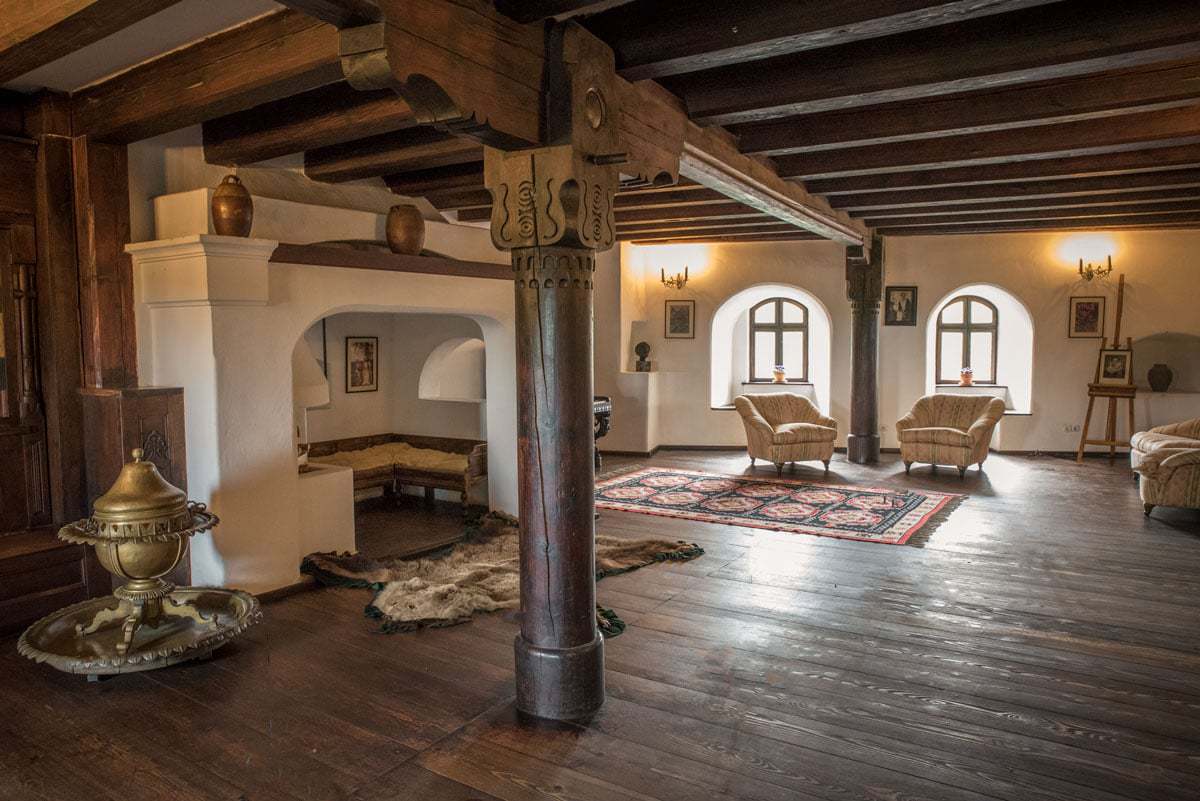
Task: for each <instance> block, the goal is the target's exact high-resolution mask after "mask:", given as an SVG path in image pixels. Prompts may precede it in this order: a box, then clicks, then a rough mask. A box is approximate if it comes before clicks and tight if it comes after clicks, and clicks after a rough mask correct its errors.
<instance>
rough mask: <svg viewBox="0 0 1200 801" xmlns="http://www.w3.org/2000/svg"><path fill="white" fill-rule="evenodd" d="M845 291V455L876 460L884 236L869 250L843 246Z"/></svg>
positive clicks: (862, 460) (861, 461)
mask: <svg viewBox="0 0 1200 801" xmlns="http://www.w3.org/2000/svg"><path fill="white" fill-rule="evenodd" d="M846 294H847V295H848V297H849V298H850V326H851V340H850V435H849V437H848V438H847V441H846V456H847V458H848V459H849V460H850V461H852V462H856V463H858V464H866V463H868V462H877V461H879V386H878V384H879V302H880V300H881V299H882V297H883V239H882V238H880V237H874V238H872V240H871V242H870V249H869V250H867V249H866V248H865V247H863V246H859V247H848V248H846Z"/></svg>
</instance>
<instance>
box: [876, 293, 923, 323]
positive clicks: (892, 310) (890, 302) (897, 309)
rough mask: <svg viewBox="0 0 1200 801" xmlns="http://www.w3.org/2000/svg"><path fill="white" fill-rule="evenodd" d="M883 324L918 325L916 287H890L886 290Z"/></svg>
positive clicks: (884, 294)
mask: <svg viewBox="0 0 1200 801" xmlns="http://www.w3.org/2000/svg"><path fill="white" fill-rule="evenodd" d="M883 324H884V325H916V324H917V288H916V287H915V286H889V287H888V288H887V289H886V290H884V293H883Z"/></svg>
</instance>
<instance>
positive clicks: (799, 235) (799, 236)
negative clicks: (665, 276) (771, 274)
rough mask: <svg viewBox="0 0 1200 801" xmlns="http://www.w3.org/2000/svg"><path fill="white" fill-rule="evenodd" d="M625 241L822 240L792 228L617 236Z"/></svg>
mask: <svg viewBox="0 0 1200 801" xmlns="http://www.w3.org/2000/svg"><path fill="white" fill-rule="evenodd" d="M617 238H618V239H620V240H621V241H623V242H632V243H633V244H635V245H677V244H696V243H710V242H711V243H723V244H731V245H739V244H740V245H745V244H753V243H755V242H812V241H815V240H820V239H822V238H823V237H819V236H817V235H816V234H810V233H808V232H807V231H801V230H798V229H792V230H791V231H789V232H788V233H786V234H749V235H746V236H736V235H732V236H731V235H725V234H691V235H686V236H676V235H674V234H664V235H663V236H661V237H660V236H657V235H655V236H643V235H640V234H629V235H621V236H618V237H617Z"/></svg>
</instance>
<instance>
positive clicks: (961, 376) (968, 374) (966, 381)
mask: <svg viewBox="0 0 1200 801" xmlns="http://www.w3.org/2000/svg"><path fill="white" fill-rule="evenodd" d="M974 383H975V371H973V370H972V369H971V368H970V367H964V368H963V369H962V370H960V371H959V373H958V385H959V386H960V387H969V386H972V385H973V384H974Z"/></svg>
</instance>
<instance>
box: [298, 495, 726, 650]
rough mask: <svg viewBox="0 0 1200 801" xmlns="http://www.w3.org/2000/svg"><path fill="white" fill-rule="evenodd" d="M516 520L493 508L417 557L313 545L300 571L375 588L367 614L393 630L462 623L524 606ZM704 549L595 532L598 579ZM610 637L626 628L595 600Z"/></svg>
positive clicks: (687, 556)
mask: <svg viewBox="0 0 1200 801" xmlns="http://www.w3.org/2000/svg"><path fill="white" fill-rule="evenodd" d="M518 538H519V531H518V529H517V521H516V520H514V519H513V518H511V517H508V516H506V515H502V514H498V513H495V512H491V513H488V514H486V515H484V516H483V517H482V518H481V519H480V520H479V521H478V522H477V523H475V524H472V525H469V526H468V528H467V532H466V534H465V535H464V537H463V540H462V541H461V542H459V543H458V544H456V545H454V546H453V547H452V548H449V549H446V550H444V551H441V552H440V553H437V554H434V555H432V556H427V557H424V558H418V559H402V558H396V557H390V558H389V557H383V558H379V559H376V558H372V557H369V556H365V555H363V554H358V553H313V554H309V555H308V556H306V557H304V561H303V562H302V563H301V564H300V572H301V573H305V574H307V575H310V576H312V577H314V578H315V579H317V580H318V581H320V582H321V583H322V584H327V585H330V586H335V587H363V588H366V589H371V590H374V591H375V597H374V598H373V599H372V601H371V603H370V604H368V605H367V608H366V610H365V611H366V614H367V616H368V617H371V618H375V619H378V620H380V621H382V624H383V630H384V631H385V632H388V633H395V632H401V631H413V630H415V629H419V628H424V627H435V626H453V625H454V624H456V623H463V622H465V621H467V620H470V619H471V617H472V616H473V615H475V614H477V613H479V612H495V611H497V610H500V609H516V608H517V607H518V606H520V586H519V559H518V557H519V551H518V547H517V543H518ZM703 553H704V549H703V548H701V547H700V546H698V545H696V544H694V543H690V542H676V541H673V540H661V539H650V538H646V539H625V538H621V537H608V536H604V535H602V534H598V535H596V579H597V580H599V579H602V578H604V577H605V576H615V575H617V574H619V573H628V572H629V571H631V570H637V569H638V568H641V567H646V566H647V565H652V564H655V563H656V562H669V561H687V560H689V559H695V558H696V557H697V556H701V555H702V554H703ZM596 624H597V626H598V627H599V629H600V632H601V633H602V634H603V635H604V636H605V637H615V636H616V635H618V634H620V633H621V632H622V631H624V630H625V623H624V622H623V621H622V620H621V619H620V618H618V617H617V615H616V613H614V612H613V611H612V610H611V609H605V608H603V607H600V606H597V607H596Z"/></svg>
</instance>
